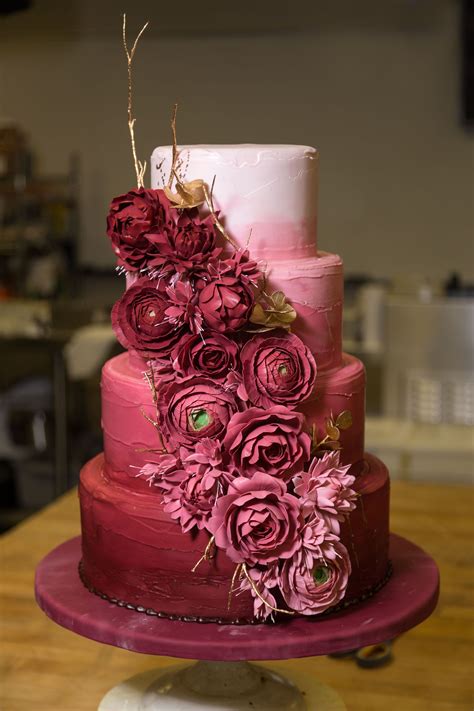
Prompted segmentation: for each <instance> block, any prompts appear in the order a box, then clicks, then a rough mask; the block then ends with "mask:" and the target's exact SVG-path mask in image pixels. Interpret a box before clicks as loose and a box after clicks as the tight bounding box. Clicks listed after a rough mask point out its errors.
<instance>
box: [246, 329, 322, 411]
mask: <svg viewBox="0 0 474 711" xmlns="http://www.w3.org/2000/svg"><path fill="white" fill-rule="evenodd" d="M241 360H242V375H243V382H244V386H245V389H246V391H247V395H248V399H249V400H250V402H251V403H253V404H254V405H258V406H259V407H271V406H272V405H286V407H288V408H291V409H292V408H294V407H297V406H298V405H299V404H300V403H301V402H303V401H304V400H306V399H307V398H308V397H309V396H310V395H311V393H312V392H313V388H314V382H315V380H316V363H315V360H314V358H313V356H312V355H311V351H310V350H309V349H308V348H307V347H306V346H305V344H304V343H303V341H302V340H301V339H300V338H298V336H295V335H294V334H293V333H285V332H284V331H280V332H277V333H276V334H275V335H268V334H265V335H258V336H254V337H253V338H251V339H250V341H248V342H247V343H246V344H245V346H244V347H243V348H242V353H241Z"/></svg>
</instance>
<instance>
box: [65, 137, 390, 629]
mask: <svg viewBox="0 0 474 711" xmlns="http://www.w3.org/2000/svg"><path fill="white" fill-rule="evenodd" d="M151 168H152V186H153V187H152V188H151V189H145V188H140V189H135V190H131V191H130V192H129V193H127V194H125V195H122V196H120V197H118V198H115V199H114V200H113V201H112V205H111V209H110V213H109V217H108V222H107V231H108V235H109V237H110V239H111V241H112V245H113V248H114V251H115V253H116V255H117V260H118V265H119V266H120V267H121V268H122V269H123V270H124V271H125V273H126V291H125V293H124V295H123V296H122V297H121V299H119V301H118V302H117V304H116V305H115V306H114V309H113V312H112V321H113V325H114V329H115V332H116V334H117V338H118V339H119V341H120V343H121V344H122V345H123V346H124V347H125V348H126V349H127V351H128V352H126V353H124V354H123V355H120V356H118V357H116V358H113V359H111V360H110V361H108V362H107V363H106V364H105V366H104V368H103V372H102V424H103V433H104V453H103V455H100V456H98V457H96V458H95V459H93V460H91V461H90V462H88V464H87V465H86V466H85V467H84V469H83V471H82V473H81V484H80V491H79V494H80V502H81V515H82V550H83V558H82V561H81V567H80V570H81V577H82V580H83V582H84V584H85V585H86V586H87V587H89V588H90V589H91V590H92V591H93V592H96V593H99V594H101V595H102V596H103V597H104V598H106V599H109V600H112V601H113V602H116V603H118V604H121V605H127V606H128V607H130V609H131V614H134V613H133V612H132V611H133V610H138V611H139V612H148V614H157V613H158V614H160V615H163V616H168V617H172V618H173V617H175V618H180V619H189V620H195V619H199V620H203V621H219V622H228V623H232V622H243V623H245V622H262V621H265V620H267V619H270V620H273V621H276V622H278V621H279V620H281V619H285V618H287V617H290V616H291V615H311V616H317V615H321V614H323V613H328V612H329V613H330V612H331V611H333V610H336V609H339V607H340V606H343V605H346V604H353V603H356V602H358V601H359V600H361V599H362V598H364V597H366V596H367V595H370V594H374V593H375V592H376V591H377V589H378V588H379V587H380V586H381V585H382V584H383V583H384V581H385V580H386V578H387V575H388V574H389V561H388V536H389V525H388V523H389V475H388V471H387V469H386V467H385V466H384V465H383V463H382V462H381V461H379V460H378V459H377V458H375V457H374V456H372V455H370V454H364V417H365V411H364V397H365V373H364V368H363V365H362V364H361V362H360V361H359V360H358V359H357V358H354V357H353V356H350V355H347V354H344V353H342V335H341V330H342V304H343V268H342V261H341V259H340V257H338V256H336V255H333V254H328V253H326V252H320V251H318V248H317V198H318V152H317V151H316V150H315V149H314V148H310V147H307V146H288V145H235V146H219V145H216V146H204V145H203V146H185V147H183V148H181V149H180V150H179V152H177V151H173V150H172V147H162V148H157V149H156V150H155V152H154V153H153V156H152V161H151Z"/></svg>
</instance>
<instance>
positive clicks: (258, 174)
mask: <svg viewBox="0 0 474 711" xmlns="http://www.w3.org/2000/svg"><path fill="white" fill-rule="evenodd" d="M171 156H172V147H171V146H160V147H158V148H156V149H155V150H154V152H153V155H152V158H151V184H152V187H153V188H160V187H163V186H164V185H165V184H166V182H167V179H168V175H169V171H170V166H171ZM318 158H319V154H318V151H317V150H316V149H315V148H311V147H310V146H293V145H273V144H269V145H259V144H238V145H194V146H180V148H179V163H178V170H177V173H178V175H179V178H180V180H182V181H183V182H184V181H186V182H189V181H191V180H195V179H198V178H201V179H202V180H204V181H205V182H206V183H207V184H208V185H209V186H211V185H212V182H213V181H214V179H215V183H214V191H213V198H214V204H215V208H216V209H218V210H220V211H221V213H222V215H223V217H224V219H225V226H226V230H227V231H228V232H229V234H230V235H231V236H232V237H233V238H234V239H235V240H236V241H237V242H238V243H239V244H240V245H241V246H246V245H247V244H248V246H249V248H250V249H251V252H252V256H253V257H254V258H265V259H267V260H274V261H276V260H285V259H288V258H293V259H294V258H298V257H310V256H315V255H316V251H317V245H316V235H317V206H318ZM249 238H250V239H249Z"/></svg>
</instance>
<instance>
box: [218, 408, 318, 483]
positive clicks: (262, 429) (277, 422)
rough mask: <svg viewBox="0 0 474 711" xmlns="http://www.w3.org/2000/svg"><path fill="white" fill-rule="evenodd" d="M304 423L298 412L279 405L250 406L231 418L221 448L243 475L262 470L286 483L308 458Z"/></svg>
mask: <svg viewBox="0 0 474 711" xmlns="http://www.w3.org/2000/svg"><path fill="white" fill-rule="evenodd" d="M303 423H304V417H303V415H302V414H301V413H299V412H295V411H293V410H288V408H286V407H283V406H282V405H273V406H272V407H269V408H268V409H267V410H262V409H260V408H258V407H250V408H249V409H248V410H244V411H243V412H238V413H237V414H235V415H234V416H233V417H232V419H231V421H230V422H229V424H228V427H227V434H226V436H225V439H224V447H225V449H226V450H227V451H228V452H229V454H230V457H231V459H232V461H233V463H234V465H235V466H236V467H237V469H238V470H239V471H240V472H241V474H242V476H248V477H250V476H252V475H253V474H254V472H256V471H264V472H267V473H268V474H271V475H272V476H274V477H279V478H281V479H284V480H288V479H290V478H291V476H292V475H293V474H294V473H295V471H300V470H301V469H302V468H303V465H304V464H305V462H307V461H308V459H309V457H310V450H311V438H310V436H309V435H308V434H307V433H306V432H303Z"/></svg>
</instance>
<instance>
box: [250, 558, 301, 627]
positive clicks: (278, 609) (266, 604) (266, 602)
mask: <svg viewBox="0 0 474 711" xmlns="http://www.w3.org/2000/svg"><path fill="white" fill-rule="evenodd" d="M242 573H243V574H244V575H245V577H246V578H247V581H248V583H249V585H250V587H251V588H252V590H253V591H254V593H255V595H256V596H257V597H258V599H259V600H261V601H262V602H263V604H264V605H265V606H266V607H268V608H269V609H270V610H273V612H281V613H283V614H284V615H294V614H295V613H294V611H293V610H283V609H282V608H280V607H274V606H273V605H270V603H269V602H268V601H267V600H265V598H264V597H263V595H262V594H261V593H260V592H259V590H258V588H257V586H256V585H255V583H254V581H253V580H252V578H251V577H250V575H249V572H248V570H247V566H246V565H245V563H242Z"/></svg>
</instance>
